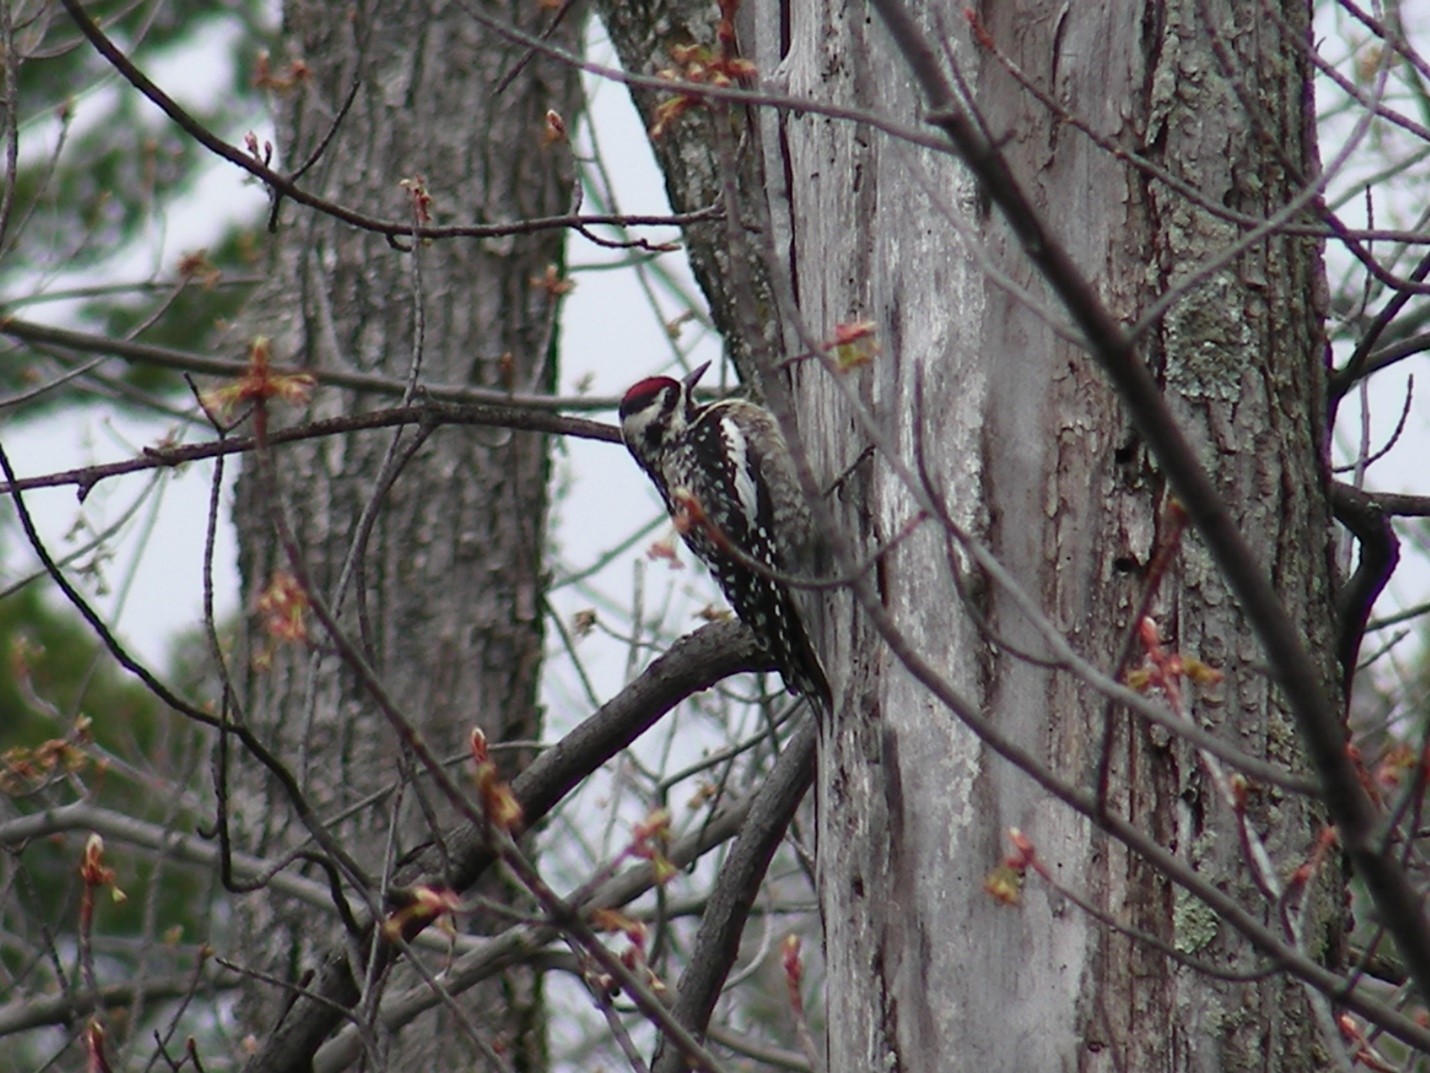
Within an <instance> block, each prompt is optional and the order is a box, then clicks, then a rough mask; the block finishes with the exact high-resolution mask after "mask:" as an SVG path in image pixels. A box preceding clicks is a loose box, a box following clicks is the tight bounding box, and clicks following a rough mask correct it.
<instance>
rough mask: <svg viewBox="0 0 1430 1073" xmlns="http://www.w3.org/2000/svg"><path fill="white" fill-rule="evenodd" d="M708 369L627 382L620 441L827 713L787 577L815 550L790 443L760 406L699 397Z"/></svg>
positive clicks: (745, 616) (795, 687)
mask: <svg viewBox="0 0 1430 1073" xmlns="http://www.w3.org/2000/svg"><path fill="white" fill-rule="evenodd" d="M709 367H710V363H709V362H706V363H705V364H704V365H702V366H700V367H699V368H698V369H696V370H695V371H693V372H692V373H690V375H688V376H687V377H686V378H685V379H684V380H673V379H671V378H670V377H668V376H652V377H649V378H647V379H645V380H642V381H640V382H639V383H637V384H634V385H633V386H632V387H631V388H630V390H628V391H627V392H626V393H625V395H624V396H623V397H622V399H621V408H620V414H621V438H622V439H624V440H625V444H626V448H627V449H628V450H629V451H630V452H631V455H632V456H633V457H634V458H635V460H636V462H637V463H638V464H639V465H640V467H641V469H643V470H645V472H646V476H648V477H650V479H651V480H652V481H653V482H654V483H655V486H656V488H657V490H659V492H660V497H661V499H662V500H664V502H665V507H666V510H667V511H669V512H670V515H671V518H672V519H673V520H674V521H675V526H676V529H677V530H678V531H679V532H680V535H681V537H682V538H683V539H684V540H685V543H686V545H688V546H689V548H690V550H691V551H693V552H694V553H695V555H696V556H697V557H698V558H699V559H700V560H701V562H703V563H705V565H706V566H708V567H709V568H710V571H711V573H713V574H714V575H715V580H716V581H717V582H718V583H719V585H720V590H721V591H722V592H723V593H724V594H725V598H726V599H727V600H729V601H730V605H731V607H733V608H734V609H735V614H736V615H738V616H739V617H740V621H741V622H743V623H745V625H747V626H749V627H750V629H751V630H752V631H754V634H755V637H756V639H757V640H758V641H759V643H760V646H761V647H762V648H763V649H764V650H765V651H766V652H767V653H768V654H769V656H770V657H771V659H772V660H773V661H774V663H775V666H777V667H778V668H779V671H780V675H781V677H782V678H783V679H784V683H785V686H786V687H787V688H788V689H789V691H790V692H791V693H800V694H804V695H805V696H808V697H810V698H811V699H812V700H814V701H816V702H818V703H820V704H822V705H823V706H824V709H825V710H826V711H827V710H829V703H830V701H829V683H828V681H827V680H826V678H825V676H824V668H823V667H822V666H821V665H820V662H819V657H818V656H817V655H816V654H815V651H814V647H813V645H811V644H810V641H809V635H808V634H807V633H806V632H805V628H804V622H803V620H802V619H801V617H800V613H799V608H798V607H797V606H796V604H795V601H794V596H793V593H792V592H791V591H790V588H789V585H788V583H787V581H786V579H787V578H788V577H789V575H791V574H796V573H798V572H799V571H800V570H801V568H805V567H808V566H809V565H811V559H812V554H811V549H812V547H813V539H812V527H811V525H810V518H809V510H808V507H807V506H806V504H805V501H804V496H803V494H802V493H801V491H800V487H799V480H798V478H796V476H795V472H794V463H793V461H792V460H791V458H790V453H789V445H788V444H786V443H785V438H784V434H783V433H781V432H780V427H779V422H777V421H776V420H775V417H774V415H773V414H772V413H770V412H769V411H768V410H766V409H765V408H764V407H763V406H757V405H756V404H755V403H752V402H748V401H746V400H744V399H722V400H721V401H719V402H713V403H709V404H706V405H701V404H700V403H697V402H696V401H695V385H696V383H697V382H698V381H699V380H700V377H701V376H702V375H703V374H704V372H705V370H706V369H708V368H709Z"/></svg>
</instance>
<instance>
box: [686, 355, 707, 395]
mask: <svg viewBox="0 0 1430 1073" xmlns="http://www.w3.org/2000/svg"><path fill="white" fill-rule="evenodd" d="M708 368H710V363H709V362H708V361H707V362H706V363H705V364H704V365H697V366H696V367H695V368H694V369H692V370H691V371H690V374H689V375H688V376H686V378H685V380H684V381H682V382H683V383H684V384H685V390H686V391H687V392H690V391H694V390H695V385H696V384H698V383H699V382H700V378H701V377H702V376H704V375H705V370H706V369H708Z"/></svg>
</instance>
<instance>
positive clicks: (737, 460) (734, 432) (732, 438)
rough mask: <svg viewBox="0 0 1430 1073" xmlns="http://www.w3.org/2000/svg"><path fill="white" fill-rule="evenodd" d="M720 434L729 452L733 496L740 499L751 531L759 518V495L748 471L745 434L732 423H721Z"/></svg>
mask: <svg viewBox="0 0 1430 1073" xmlns="http://www.w3.org/2000/svg"><path fill="white" fill-rule="evenodd" d="M720 433H721V435H722V436H723V437H724V438H725V445H726V448H727V449H728V451H729V455H728V457H729V459H730V467H731V469H732V470H733V471H734V472H733V476H734V478H735V494H736V495H737V496H739V498H740V511H741V513H743V514H744V516H745V517H746V518H747V519H749V522H750V527H751V528H752V529H753V528H755V526H756V525H757V524H758V522H757V519H758V518H759V516H760V493H759V489H757V488H756V487H755V481H754V476H753V474H752V473H751V470H750V451H749V444H748V442H747V441H746V440H745V434H744V433H743V432H741V431H740V428H739V426H738V425H736V424H735V422H733V421H721V422H720Z"/></svg>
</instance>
